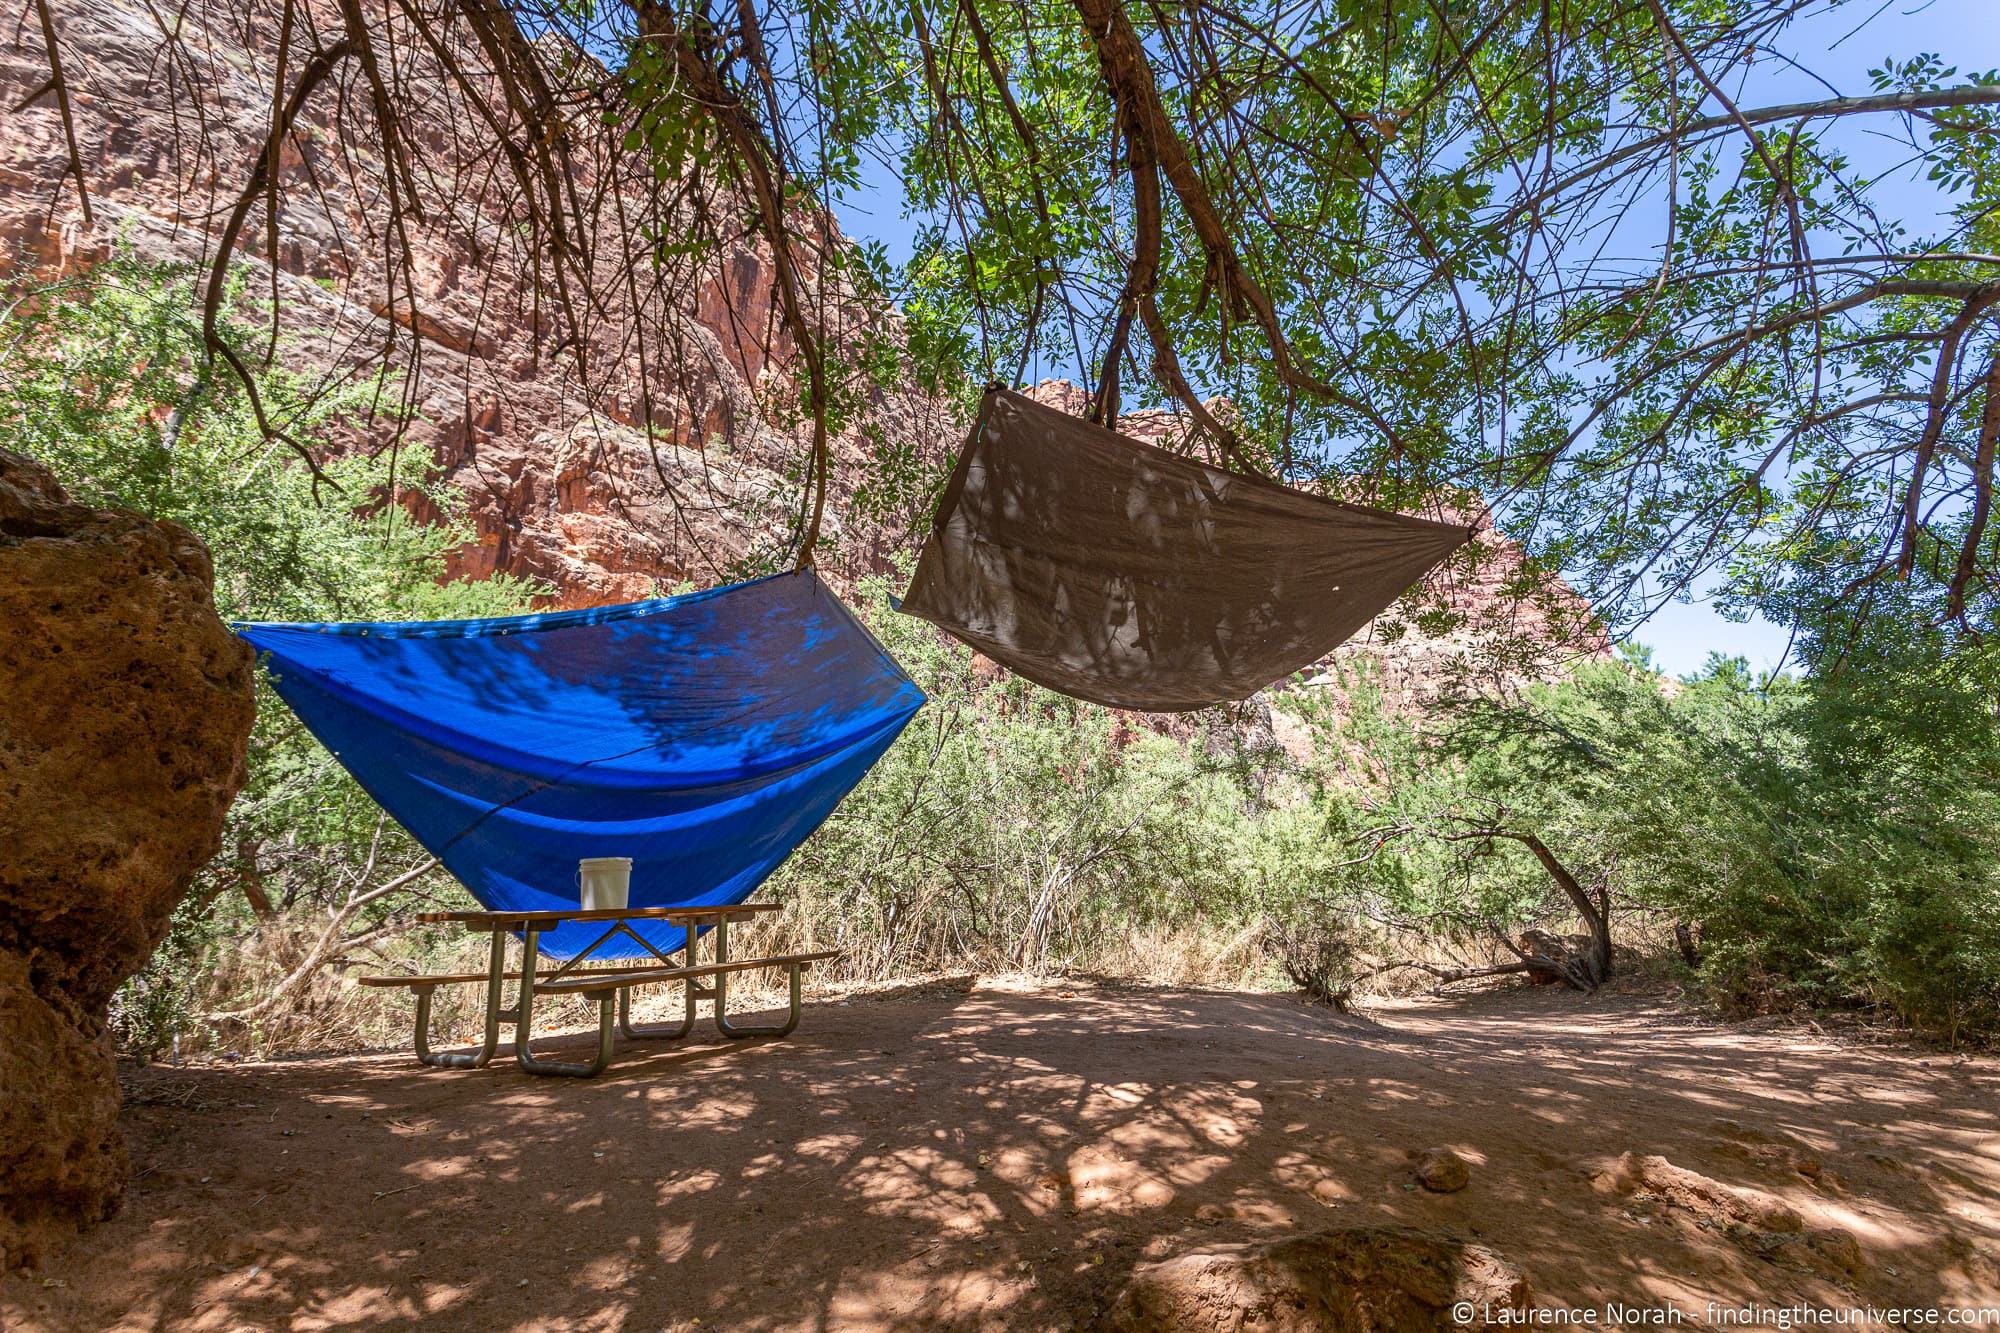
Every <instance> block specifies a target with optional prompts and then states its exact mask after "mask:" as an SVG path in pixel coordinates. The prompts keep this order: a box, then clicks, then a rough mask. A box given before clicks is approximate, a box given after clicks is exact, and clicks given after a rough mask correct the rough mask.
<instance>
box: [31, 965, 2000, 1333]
mask: <svg viewBox="0 0 2000 1333" xmlns="http://www.w3.org/2000/svg"><path fill="white" fill-rule="evenodd" d="M581 1041H582V1039H581V1038H578V1039H575V1042H573V1043H572V1044H573V1045H575V1044H580V1043H581ZM132 1089H133V1099H132V1100H133V1103H134V1104H133V1106H132V1107H131V1109H130V1110H129V1112H128V1122H129V1124H130V1126H131V1132H132V1138H133V1147H134V1167H135V1171H136V1172H137V1173H138V1174H137V1179H136V1180H135V1182H134V1184H133V1187H132V1191H131V1194H130V1196H129V1198H128V1200H127V1203H126V1206H125V1209H124V1211H123V1213H122V1214H121V1215H120V1216H119V1217H117V1218H116V1219H114V1220H113V1221H112V1222H110V1223H108V1224H107V1225H105V1226H104V1227H102V1228H100V1229H99V1230H97V1231H96V1232H94V1233H92V1234H91V1235H90V1236H88V1237H86V1238H85V1239H84V1240H83V1241H82V1242H81V1243H79V1244H78V1245H77V1246H76V1247H75V1248H74V1249H73V1250H72V1251H71V1252H70V1253H69V1254H67V1255H66V1256H64V1257H63V1258H61V1259H59V1260H57V1261H56V1262H54V1263H53V1264H51V1265H50V1266H49V1267H47V1268H46V1269H44V1270H43V1271H40V1272H36V1273H26V1274H20V1273H17V1274H13V1275H9V1276H8V1277H6V1279H5V1280H4V1282H3V1283H0V1326H5V1327H9V1328H13V1327H22V1328H131V1329H139V1328H161V1329H164V1328H211V1327H212V1328H217V1329H225V1328H228V1329H233V1328H239V1327H244V1326H254V1327H259V1328H275V1327H286V1328H297V1329H313V1328H346V1327H359V1326H379V1325H382V1324H394V1323H400V1322H406V1321H407V1322H416V1321H419V1320H421V1321H423V1322H425V1323H426V1324H429V1325H431V1326H433V1327H442V1328H480V1329H495V1328H515V1327H520V1328H529V1327H533V1328H544V1327H562V1328H578V1329H604V1330H625V1329H631V1330H639V1329H658V1328H674V1327H693V1326H694V1325H695V1321H697V1320H698V1321H699V1322H700V1325H701V1326H703V1327H710V1328H713V1327H722V1328H747V1329H763V1328H828V1329H831V1328H853V1327H880V1328H920V1327H921V1328H936V1327H968V1328H970V1327H986V1326H1000V1325H1005V1326H1007V1327H1014V1328H1041V1327H1047V1328H1070V1327H1077V1326H1086V1325H1088V1324H1090V1323H1091V1322H1093V1321H1094V1320H1096V1319H1098V1318H1100V1317H1101V1316H1102V1313H1103V1311H1104V1310H1105V1309H1106V1307H1107V1305H1108V1303H1109V1301H1110V1300H1111V1299H1112V1298H1113V1297H1114V1296H1115V1294H1116V1292H1117V1290H1118V1289H1119V1287H1120V1286H1121V1285H1122V1283H1123V1281H1124V1279H1125V1278H1126V1276H1127V1275H1128V1274H1129V1273H1130V1271H1131V1270H1132V1268H1133V1267H1134V1266H1135V1265H1137V1264H1139V1263H1143V1262H1146V1261H1148V1260H1150V1259H1154V1258H1160V1257H1165V1256H1167V1255H1171V1254H1175V1253H1180V1252H1183V1251H1185V1250H1188V1249H1191V1248H1195V1247H1199V1246H1203V1245H1207V1244H1211V1243H1216V1242H1222V1241H1233V1240H1244V1239H1255V1238H1260V1237H1268V1236H1276V1235H1284V1234H1289V1233H1292V1232H1295V1231H1299V1230H1316V1229H1320V1228H1325V1227H1333V1226H1347V1225H1360V1224H1380V1223H1400V1224H1406V1225H1414V1226H1420V1227H1425V1228H1430V1229H1434V1230H1438V1231H1443V1232H1447V1233H1450V1234H1452V1235H1454V1236H1457V1237H1459V1238H1461V1239H1462V1240H1464V1241H1467V1242H1472V1243H1477V1244H1480V1245H1483V1246H1486V1247H1488V1248H1490V1249H1492V1250H1495V1251H1497V1252H1499V1253H1500V1254H1502V1255H1503V1256H1505V1257H1507V1258H1508V1259H1511V1260H1512V1261H1513V1262H1514V1263H1515V1264H1517V1265H1518V1266H1519V1267H1520V1268H1521V1269H1523V1270H1524V1271H1525V1272H1526V1274H1527V1276H1528V1278H1529V1280H1530V1282H1531V1283H1532V1285H1533V1287H1534V1290H1535V1292H1536V1294H1537V1297H1538V1298H1539V1299H1541V1300H1542V1301H1544V1302H1547V1303H1561V1304H1571V1305H1585V1304H1600V1303H1603V1302H1607V1301H1612V1300H1617V1301H1624V1302H1630V1303H1635V1304H1642V1305H1643V1304H1649V1303H1653V1302H1656V1301H1662V1300H1677V1301H1680V1302H1683V1303H1684V1304H1686V1305H1687V1306H1688V1307H1690V1308H1692V1309H1696V1310H1699V1309H1700V1308H1701V1306H1702V1305H1703V1304H1704V1303H1705V1302H1708V1301H1717V1302H1723V1303H1747V1302H1752V1301H1754V1302H1758V1303H1763V1304H1773V1305H1775V1304H1785V1303H1789V1302H1791V1301H1805V1302H1808V1303H1834V1304H1842V1305H1845V1304H1850V1303H1855V1302H1857V1301H1860V1300H1868V1301H1873V1302H1875V1303H1878V1304H1880V1303H1890V1302H1893V1303H1896V1304H1903V1305H1919V1306H1922V1305H1932V1304H1940V1303H1969V1302H1970V1301H1972V1300H1973V1299H1974V1298H1975V1297H1976V1296H1978V1295H1981V1294H1986V1295H1989V1296H1990V1294H1991V1293H1992V1292H1993V1291H1995V1290H2000V1269H1996V1268H1994V1267H1993V1266H1992V1265H1991V1263H1990V1261H1989V1260H1988V1259H1987V1258H1986V1257H1985V1255H1987V1254H1991V1253H1993V1252H1994V1251H1995V1250H1996V1248H2000V1158H1996V1149H1995V1145H1996V1142H2000V1138H1996V1135H2000V1098H1996V1095H1995V1094H1996V1092H2000V1065H1996V1063H1995V1062H1992V1061H1986V1060H1974V1061H1964V1060H1957V1059H1954V1058H1952V1057H1948V1056H1925V1055H1922V1054H1920V1053H1913V1052H1907V1051H1894V1050H1860V1049H1853V1048H1847V1047H1841V1046H1837V1045H1834V1044H1831V1043H1824V1042H1814V1041H1807V1040H1802V1039H1800V1038H1799V1037H1797V1036H1796V1035H1789V1036H1788V1035H1781V1034H1772V1033H1749V1032H1745V1031H1741V1030H1734V1029H1730V1028H1723V1027H1714V1026H1706V1025H1703V1024H1700V1023H1697V1022H1695V1021H1693V1020H1691V1019H1689V1018H1688V1017H1686V1016H1685V1015H1683V1014H1680V1013H1678V1012H1676V1011H1675V1010H1674V1009H1672V1008H1671V1007H1670V1006H1669V1005H1667V1004H1666V1003H1664V1002H1663V1001H1660V1000H1657V999H1653V998H1648V997H1644V996H1630V995H1628V996H1622V997H1620V996H1606V997H1600V998H1598V999H1596V1000H1582V999H1578V998H1576V997H1573V996H1569V995H1562V994H1556V993H1552V992H1549V991H1527V990H1520V991H1503V992H1497V993H1491V994H1487V995H1484V996H1479V997H1474V998H1470V999H1466V1000H1463V1001H1456V1002H1452V1003H1442V1002H1433V1003H1425V1004H1417V1005H1408V1006H1398V1007H1395V1008H1390V1009H1385V1010H1381V1011H1378V1012H1377V1013H1376V1014H1375V1015H1374V1016H1372V1017H1369V1016H1341V1015H1336V1014H1333V1013H1331V1012H1329V1011H1326V1010H1323V1009H1316V1008H1311V1007H1308V1006H1305V1005H1302V1004H1300V1003H1299V1002H1297V1001H1295V1000H1293V999H1291V998H1289V997H1282V996H1272V995H1257V994H1235V993H1220V992H1204V991H1190V990H1137V989H1122V988H1115V987H1109V986H1098V985H1085V984H1078V985H1075V986H1074V987H1065V986H1061V985H1054V986H1040V987H1034V986H1027V985H1021V986H1008V985H1006V984H1003V983H982V984H980V985H977V986H972V987H970V988H966V989H961V988H957V987H932V988H928V989H924V990H919V991H917V992H914V993H910V994H905V995H903V996H900V997H895V998H888V999H881V998H876V999H867V1000H863V999H856V1000H852V1001H850V1002H848V1003H844V1004H831V1003H827V1004H821V1005H818V1006H815V1007H812V1008H810V1009H809V1011H808V1013H807V1015H806V1020H805V1022H804V1023H803V1025H802V1026H801V1027H800V1029H799V1031H798V1032H797V1033H796V1034H794V1035H793V1036H792V1037H790V1038H788V1039H785V1040H782V1041H751V1042H742V1043H724V1042H721V1041H720V1040H718V1039H716V1038H715V1037H714V1035H713V1028H712V1027H709V1028H706V1030H705V1032H704V1031H703V1030H702V1029H698V1030H697V1034H696V1036H694V1037H693V1038H691V1039H689V1041H688V1042H685V1043H680V1044H673V1045H627V1046H624V1047H622V1048H621V1051H620V1054H619V1056H618V1058H617V1062H616V1063H615V1064H614V1065H613V1067H612V1068H611V1070H610V1071H608V1072H607V1073H606V1074H605V1075H604V1076H602V1077H600V1078H598V1079H596V1080H594V1081H591V1082H583V1083H579V1082H571V1081H567V1080H551V1079H536V1078H530V1077H528V1076H526V1075H524V1074H522V1073H521V1072H520V1071H519V1070H518V1069H516V1068H515V1067H514V1066H513V1065H512V1064H511V1063H503V1062H500V1061H496V1062H495V1064H494V1065H493V1067H491V1068H489V1069H486V1070H480V1071H450V1070H428V1069H421V1068H419V1067H417V1066H416V1065H415V1064H414V1063H412V1062H411V1061H410V1060H409V1059H408V1057H407V1056H398V1055H371V1056H362V1057H346V1058H337V1059H318V1060H310V1061H299V1062H289V1063H281V1064H266V1065H255V1066H240V1067H237V1068H233V1069H201V1070H185V1069H183V1070H171V1069H156V1070H148V1071H139V1072H138V1074H136V1075H135V1077H134V1079H133V1083H132ZM1440 1145H1442V1146H1449V1147H1452V1148H1454V1149H1456V1150H1457V1151H1458V1152H1460V1153H1461V1154H1462V1155H1463V1156H1465V1157H1466V1158H1467V1159H1468V1160H1469V1161H1470V1162H1471V1163H1472V1183H1471V1185H1470V1187H1469V1188H1467V1189H1466V1190H1464V1191H1463V1192H1461V1193H1457V1194H1450V1195H1434V1194H1430V1193H1428V1192H1426V1191H1424V1190H1422V1189H1420V1188H1417V1187H1416V1185H1415V1182H1414V1180H1413V1178H1412V1176H1411V1171H1410V1164H1409V1154H1410V1153H1411V1152H1412V1151H1414V1150H1418V1149H1423V1148H1429V1147H1433V1146H1440ZM1628 1153H1632V1154H1639V1155H1659V1156H1663V1157H1665V1158H1666V1159H1668V1160H1669V1161H1670V1162H1671V1163H1672V1164H1673V1166H1675V1167H1677V1168H1681V1169H1683V1170H1685V1171H1689V1172H1693V1173H1697V1175H1698V1176H1699V1177H1700V1178H1703V1179H1705V1180H1706V1181H1707V1182H1709V1184H1710V1185H1712V1186H1714V1187H1715V1188H1716V1189H1718V1190H1721V1191H1724V1192H1725V1193H1726V1192H1728V1191H1741V1192H1743V1193H1744V1195H1745V1197H1750V1196H1753V1195H1754V1196H1755V1197H1758V1198H1765V1199H1774V1200H1778V1201H1781V1202H1782V1203H1784V1204H1786V1205H1788V1206H1789V1207H1790V1208H1791V1209H1792V1210H1793V1211H1794V1212H1796V1213H1797V1214H1798V1215H1799V1217H1800V1218H1801V1220H1802V1229H1801V1231H1800V1232H1799V1233H1798V1234H1797V1235H1791V1236H1789V1239H1788V1238H1787V1235H1784V1234H1779V1235H1775V1236H1774V1235H1773V1234H1771V1233H1766V1232H1759V1231H1756V1230H1755V1229H1745V1228H1742V1227H1739V1226H1737V1225H1736V1224H1734V1223H1732V1222H1729V1221H1727V1219H1726V1218H1723V1219H1720V1220H1718V1218H1719V1215H1716V1214H1713V1210H1710V1212H1709V1213H1707V1214H1705V1213H1704V1212H1703V1210H1702V1209H1701V1208H1700V1207H1698V1206H1697V1207H1690V1206H1687V1205H1686V1204H1685V1200H1682V1201H1680V1202H1676V1200H1675V1198H1672V1197H1668V1194H1667V1193H1665V1192H1661V1193H1655V1192H1652V1191H1650V1190H1649V1189H1645V1188H1641V1189H1639V1190H1638V1191H1637V1192H1633V1191H1632V1190H1630V1189H1629V1188H1627V1189H1620V1188H1616V1187H1614V1184H1613V1183H1612V1181H1613V1177H1614V1176H1615V1174H1616V1173H1615V1170H1614V1167H1615V1165H1616V1163H1617V1162H1618V1160H1619V1159H1620V1158H1621V1157H1622V1156H1623V1155H1625V1154H1628ZM1628 1160H1629V1159H1628ZM1808 1161H1809V1162H1811V1163H1813V1164H1814V1165H1815V1166H1816V1167H1817V1168H1818V1169H1817V1171H1816V1173H1815V1174H1812V1175H1807V1174H1803V1173H1802V1171H1801V1164H1802V1163H1804V1162H1808ZM1702 1188H1706V1187H1705V1186H1704V1187H1702ZM1699 1192H1700V1191H1699V1190H1697V1194H1699ZM1730 1197H1733V1196H1730ZM1832 1233H1845V1234H1846V1236H1847V1237H1849V1238H1851V1241H1852V1245H1851V1247H1847V1248H1845V1249H1838V1248H1837V1247H1828V1246H1826V1245H1822V1244H1821V1241H1822V1240H1823V1239H1824V1238H1825V1237H1826V1236H1827V1235H1829V1234H1832ZM1808 1240H1810V1242H1811V1243H1808ZM1836 1250H1837V1252H1836ZM1828 1255H1833V1258H1832V1259H1829V1258H1828V1257H1827V1256H1828Z"/></svg>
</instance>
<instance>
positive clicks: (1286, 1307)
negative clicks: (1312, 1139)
mask: <svg viewBox="0 0 2000 1333" xmlns="http://www.w3.org/2000/svg"><path fill="white" fill-rule="evenodd" d="M1532 1299H1533V1294H1532V1292H1530V1290H1529V1288H1528V1283H1527V1280H1526V1279H1525V1278H1523V1277H1522V1276H1521V1273H1520V1271H1519V1270H1518V1269H1516V1268H1515V1267H1514V1266H1513V1265H1512V1264H1510V1263H1508V1262H1507V1261H1506V1260H1505V1259H1503V1258H1501V1257H1500V1256H1499V1255H1497V1254H1495V1253H1493V1252H1492V1251H1491V1250H1488V1249H1486V1248H1484V1247H1482V1246H1478V1245H1472V1244H1468V1243H1467V1242H1465V1241H1463V1240H1461V1239H1459V1238H1458V1237H1456V1236H1450V1235H1445V1234H1443V1233H1439V1232H1431V1231H1419V1230H1416V1229H1415V1228H1411V1227H1343V1228H1340V1229H1337V1230H1333V1231H1322V1232H1318V1233H1315V1234H1312V1235H1305V1236H1293V1237H1289V1238H1287V1239H1285V1240H1279V1241H1271V1242H1265V1243H1262V1244H1243V1245H1216V1246H1212V1247H1208V1248H1205V1249H1202V1250H1199V1251H1196V1252H1194V1253H1191V1254H1183V1255H1180V1256H1178V1257H1176V1258H1172V1259H1167V1260H1163V1261H1161V1262H1159V1263H1152V1264H1142V1265H1140V1266H1139V1267H1138V1268H1137V1269H1135V1270H1134V1271H1133V1274H1132V1279H1131V1281H1130V1282H1129V1283H1128V1284H1127V1285H1126V1287H1125V1289H1124V1290H1123V1292H1121V1293H1120V1295H1119V1297H1118V1301H1117V1303H1116V1305H1115V1306H1114V1307H1113V1309H1112V1312H1111V1319H1110V1325H1109V1326H1110V1327H1111V1328H1113V1329H1116V1330H1121V1331H1122V1333H1168V1330H1172V1333H1224V1331H1225V1330H1228V1331H1229V1333H1236V1330H1241V1329H1253V1328H1254V1329H1257V1330H1258V1331H1259V1333H1308V1330H1322V1329H1330V1328H1331V1329H1341V1330H1347V1331H1349V1333H1431V1331H1432V1330H1435V1329H1438V1328H1447V1327H1450V1326H1451V1319H1450V1311H1451V1308H1452V1306H1453V1305H1455V1304H1459V1303H1461V1302H1467V1301H1469V1302H1472V1303H1474V1304H1477V1305H1480V1306H1484V1307H1490V1308H1492V1309H1496V1310H1499V1309H1504V1310H1525V1309H1527V1308H1528V1306H1529V1303H1530V1302H1531V1301H1532Z"/></svg>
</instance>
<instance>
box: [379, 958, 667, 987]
mask: <svg viewBox="0 0 2000 1333" xmlns="http://www.w3.org/2000/svg"><path fill="white" fill-rule="evenodd" d="M649 967H650V968H654V969H657V970H660V971H665V970H666V968H667V964H665V963H640V962H639V961H638V960H637V959H633V960H632V961H631V962H629V963H625V964H617V963H611V964H606V965H604V966H601V967H580V968H574V969H572V970H570V971H569V972H566V973H564V975H565V976H571V977H589V976H609V975H610V974H612V973H614V972H615V973H617V974H618V975H620V976H626V975H628V974H630V973H633V972H643V971H645V970H646V969H647V968H649ZM500 975H501V977H502V978H504V979H505V980H508V981H519V980H520V979H521V974H520V973H519V972H518V971H516V972H502V973H501V974H500ZM554 975H555V969H553V968H550V969H549V970H547V971H543V972H537V973H535V976H536V978H537V979H542V980H545V979H547V978H549V977H553V976H554ZM484 980H486V974H485V973H484V972H429V973H423V974H421V975H416V976H382V977H356V978H355V979H354V983H355V985H357V986H449V985H456V984H458V983H461V982H472V981H484Z"/></svg>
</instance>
